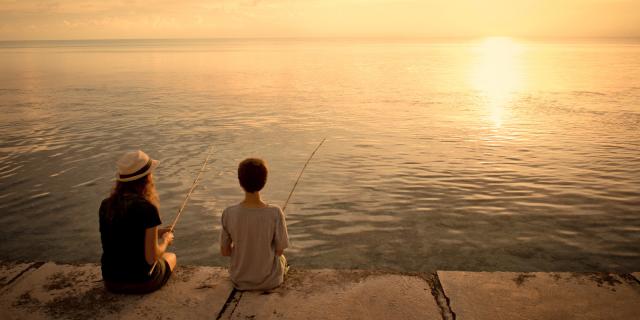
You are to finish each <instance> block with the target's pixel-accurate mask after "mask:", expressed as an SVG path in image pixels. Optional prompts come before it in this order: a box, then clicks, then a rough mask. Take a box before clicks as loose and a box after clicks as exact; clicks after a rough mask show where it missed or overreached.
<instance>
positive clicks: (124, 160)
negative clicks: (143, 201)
mask: <svg viewBox="0 0 640 320" xmlns="http://www.w3.org/2000/svg"><path fill="white" fill-rule="evenodd" d="M159 163H160V162H159V161H158V160H153V159H151V157H149V156H148V155H147V154H146V153H144V152H142V151H141V150H137V151H131V152H127V153H125V154H124V155H123V156H122V157H121V158H120V160H118V162H116V164H117V165H118V172H117V174H116V180H118V181H121V182H129V181H133V180H138V179H140V178H142V177H144V176H146V175H148V174H149V173H151V171H153V170H154V169H155V168H156V167H157V166H158V164H159Z"/></svg>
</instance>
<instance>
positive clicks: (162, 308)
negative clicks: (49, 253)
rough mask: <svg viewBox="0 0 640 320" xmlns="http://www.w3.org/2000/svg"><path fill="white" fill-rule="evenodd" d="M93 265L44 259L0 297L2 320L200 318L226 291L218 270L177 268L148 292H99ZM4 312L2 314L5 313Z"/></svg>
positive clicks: (221, 300) (223, 298)
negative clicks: (67, 263) (142, 293)
mask: <svg viewBox="0 0 640 320" xmlns="http://www.w3.org/2000/svg"><path fill="white" fill-rule="evenodd" d="M101 279H102V277H101V275H100V267H99V266H97V265H92V264H88V265H57V264H54V263H46V264H44V265H42V266H41V267H40V268H38V269H37V270H35V271H34V272H32V273H31V274H29V275H26V276H25V277H21V278H20V279H19V280H17V281H15V282H14V283H12V285H11V287H9V288H7V290H5V291H4V292H3V294H2V295H1V296H0V310H3V316H2V318H3V319H206V318H211V317H212V316H213V318H215V317H216V315H217V314H218V313H219V312H220V310H221V308H222V307H223V306H224V304H225V301H226V300H227V298H228V296H229V294H230V293H231V291H232V286H231V283H230V282H229V281H228V280H227V272H226V270H224V269H220V268H212V267H183V268H179V269H178V270H177V272H176V273H175V274H174V275H173V276H172V278H171V279H170V282H169V283H167V285H166V287H165V288H163V289H162V290H160V291H157V292H154V293H152V294H149V295H145V296H140V295H115V294H111V293H109V292H107V291H105V289H104V287H103V284H102V281H101ZM5 316H6V317H5Z"/></svg>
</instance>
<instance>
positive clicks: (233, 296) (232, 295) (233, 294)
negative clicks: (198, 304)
mask: <svg viewBox="0 0 640 320" xmlns="http://www.w3.org/2000/svg"><path fill="white" fill-rule="evenodd" d="M238 292H239V291H238V290H236V288H233V290H231V293H229V296H228V297H227V301H225V303H224V305H223V306H222V309H220V312H218V316H217V317H216V320H220V319H222V316H224V313H225V312H226V311H227V308H229V305H231V304H232V303H234V302H235V304H234V305H233V309H231V313H230V314H229V318H231V315H232V314H233V312H234V311H235V310H236V307H237V306H238V302H240V297H242V292H240V297H239V298H238V299H236V294H237V293H238Z"/></svg>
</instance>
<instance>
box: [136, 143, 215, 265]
mask: <svg viewBox="0 0 640 320" xmlns="http://www.w3.org/2000/svg"><path fill="white" fill-rule="evenodd" d="M211 151H213V146H210V147H209V152H208V153H207V157H206V158H205V159H204V162H203V163H202V168H200V171H199V172H198V175H197V176H196V179H195V180H193V184H192V185H191V189H189V193H187V196H186V197H185V198H184V201H183V202H182V206H180V209H179V210H178V215H176V218H175V219H174V220H173V223H172V224H171V227H170V228H169V231H168V232H173V229H174V228H175V227H176V224H177V223H178V219H180V215H181V214H182V211H183V210H184V208H185V207H186V206H187V202H188V201H189V198H190V197H191V193H193V190H194V189H195V188H196V185H197V184H198V181H199V180H200V176H201V175H202V173H203V172H204V168H206V167H207V162H209V157H211V154H212V152H211ZM156 264H158V260H156V261H155V262H154V263H153V266H151V270H150V271H149V275H151V274H152V273H153V269H155V268H156Z"/></svg>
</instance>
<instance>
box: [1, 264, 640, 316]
mask: <svg viewBox="0 0 640 320" xmlns="http://www.w3.org/2000/svg"><path fill="white" fill-rule="evenodd" d="M639 275H640V274H639V273H634V274H633V275H629V274H623V275H617V274H610V273H512V272H495V273H488V272H449V271H438V272H437V273H436V274H389V273H383V272H376V271H363V270H297V269H293V270H291V271H290V273H289V275H288V276H287V279H286V281H285V283H284V284H283V286H281V287H280V288H277V289H275V290H272V291H270V292H238V291H236V290H233V288H232V285H231V282H230V281H229V280H228V273H227V271H226V270H225V269H223V268H215V267H190V266H180V267H179V268H178V269H177V271H176V272H175V274H174V275H173V276H172V278H171V279H170V280H169V282H168V283H167V285H166V286H165V287H164V288H163V289H161V290H159V291H157V292H154V293H152V294H149V295H144V296H143V295H115V294H111V293H109V292H107V291H106V290H105V289H104V287H103V284H102V279H101V275H100V267H99V266H98V265H95V264H84V265H59V264H55V263H44V264H43V263H2V262H0V311H1V313H0V315H1V317H2V319H345V318H348V319H427V320H429V319H443V320H448V319H454V317H455V318H457V319H479V320H482V319H510V320H511V319H516V320H517V319H635V318H637V315H638V314H640V281H639V280H638V279H636V278H634V277H638V276H639ZM456 316H457V317H456Z"/></svg>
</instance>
